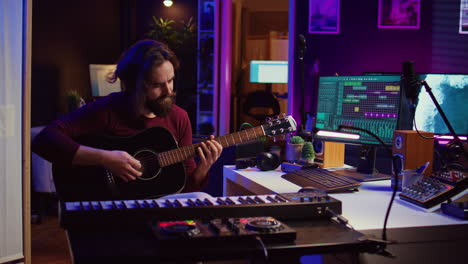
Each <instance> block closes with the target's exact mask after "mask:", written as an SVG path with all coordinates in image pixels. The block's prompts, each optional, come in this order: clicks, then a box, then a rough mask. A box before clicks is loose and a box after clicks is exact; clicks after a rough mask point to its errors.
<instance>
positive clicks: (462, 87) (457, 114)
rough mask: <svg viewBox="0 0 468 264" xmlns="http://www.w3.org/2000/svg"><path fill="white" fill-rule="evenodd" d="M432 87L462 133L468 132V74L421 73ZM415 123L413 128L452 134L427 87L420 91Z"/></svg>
mask: <svg viewBox="0 0 468 264" xmlns="http://www.w3.org/2000/svg"><path fill="white" fill-rule="evenodd" d="M419 79H420V80H424V81H426V82H427V84H428V85H429V86H430V87H431V89H432V93H433V94H434V97H435V98H436V100H437V102H438V103H439V105H440V107H441V108H442V110H443V111H444V113H445V115H446V116H447V119H448V120H449V122H450V125H451V126H452V127H453V129H454V130H455V133H456V134H457V135H458V136H467V135H468V111H467V110H466V109H467V103H468V74H440V73H437V74H436V73H430V74H420V75H419ZM414 118H415V120H414V121H415V122H414V123H415V126H413V129H414V130H416V128H417V129H418V130H421V131H428V132H433V133H434V134H436V135H444V134H450V131H449V129H448V127H447V125H446V124H445V122H444V120H443V119H442V117H441V115H440V113H439V111H437V108H436V106H435V104H434V102H433V101H432V99H431V98H430V96H429V93H427V91H426V90H425V88H424V87H422V88H421V91H420V92H419V95H418V99H417V105H416V112H415V117H414Z"/></svg>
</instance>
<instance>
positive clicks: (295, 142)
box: [286, 136, 304, 163]
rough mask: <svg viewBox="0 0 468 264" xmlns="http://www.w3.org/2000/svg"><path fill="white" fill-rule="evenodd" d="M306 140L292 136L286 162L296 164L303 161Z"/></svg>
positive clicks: (287, 148) (288, 145)
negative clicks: (302, 154)
mask: <svg viewBox="0 0 468 264" xmlns="http://www.w3.org/2000/svg"><path fill="white" fill-rule="evenodd" d="M303 145H304V139H303V138H302V137H300V136H292V137H291V138H290V139H289V142H288V143H287V144H286V161H288V162H291V163H295V162H297V161H299V160H300V159H301V153H302V146H303Z"/></svg>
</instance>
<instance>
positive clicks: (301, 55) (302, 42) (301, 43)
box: [297, 34, 307, 60]
mask: <svg viewBox="0 0 468 264" xmlns="http://www.w3.org/2000/svg"><path fill="white" fill-rule="evenodd" d="M298 38H299V41H298V45H297V46H298V48H299V59H301V60H302V59H304V54H305V53H306V49H307V45H306V39H305V37H304V35H302V34H299V36H298Z"/></svg>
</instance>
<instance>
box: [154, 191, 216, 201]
mask: <svg viewBox="0 0 468 264" xmlns="http://www.w3.org/2000/svg"><path fill="white" fill-rule="evenodd" d="M205 198H208V199H212V198H213V196H211V195H209V194H207V193H205V192H189V193H176V194H169V195H166V196H163V197H161V198H159V199H200V200H203V199H205Z"/></svg>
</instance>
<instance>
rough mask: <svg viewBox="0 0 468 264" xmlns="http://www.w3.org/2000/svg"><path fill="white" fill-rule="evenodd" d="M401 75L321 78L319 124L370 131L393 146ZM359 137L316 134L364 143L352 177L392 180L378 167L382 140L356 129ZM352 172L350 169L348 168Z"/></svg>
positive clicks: (325, 127) (324, 138)
mask: <svg viewBox="0 0 468 264" xmlns="http://www.w3.org/2000/svg"><path fill="white" fill-rule="evenodd" d="M400 100H401V98H400V76H396V75H395V76H327V77H320V79H319V86H318V98H317V111H316V113H317V115H316V124H315V127H316V128H317V129H318V130H323V131H336V130H338V127H339V126H340V125H348V126H353V127H358V128H361V129H365V130H368V131H370V132H372V133H374V134H375V135H376V136H378V137H379V138H380V139H381V140H382V141H383V142H384V144H385V145H387V146H391V145H392V140H393V131H394V130H396V129H398V128H397V124H398V115H399V109H400ZM352 132H353V133H358V134H359V135H360V137H359V139H352V138H341V137H335V136H332V135H330V136H327V135H326V134H325V135H316V136H315V137H314V139H315V140H322V141H332V142H343V143H350V144H359V145H362V146H363V147H364V148H363V151H362V152H361V155H362V156H361V159H360V163H359V164H358V166H357V170H356V173H355V174H353V175H349V176H352V177H353V178H356V179H358V180H361V181H367V180H379V179H388V178H389V177H390V176H389V175H385V174H380V173H377V172H376V170H375V150H376V147H377V146H379V145H381V143H380V142H379V141H378V140H377V139H375V138H374V137H372V136H371V135H369V134H367V133H364V132H360V131H352ZM348 174H349V171H348Z"/></svg>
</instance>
